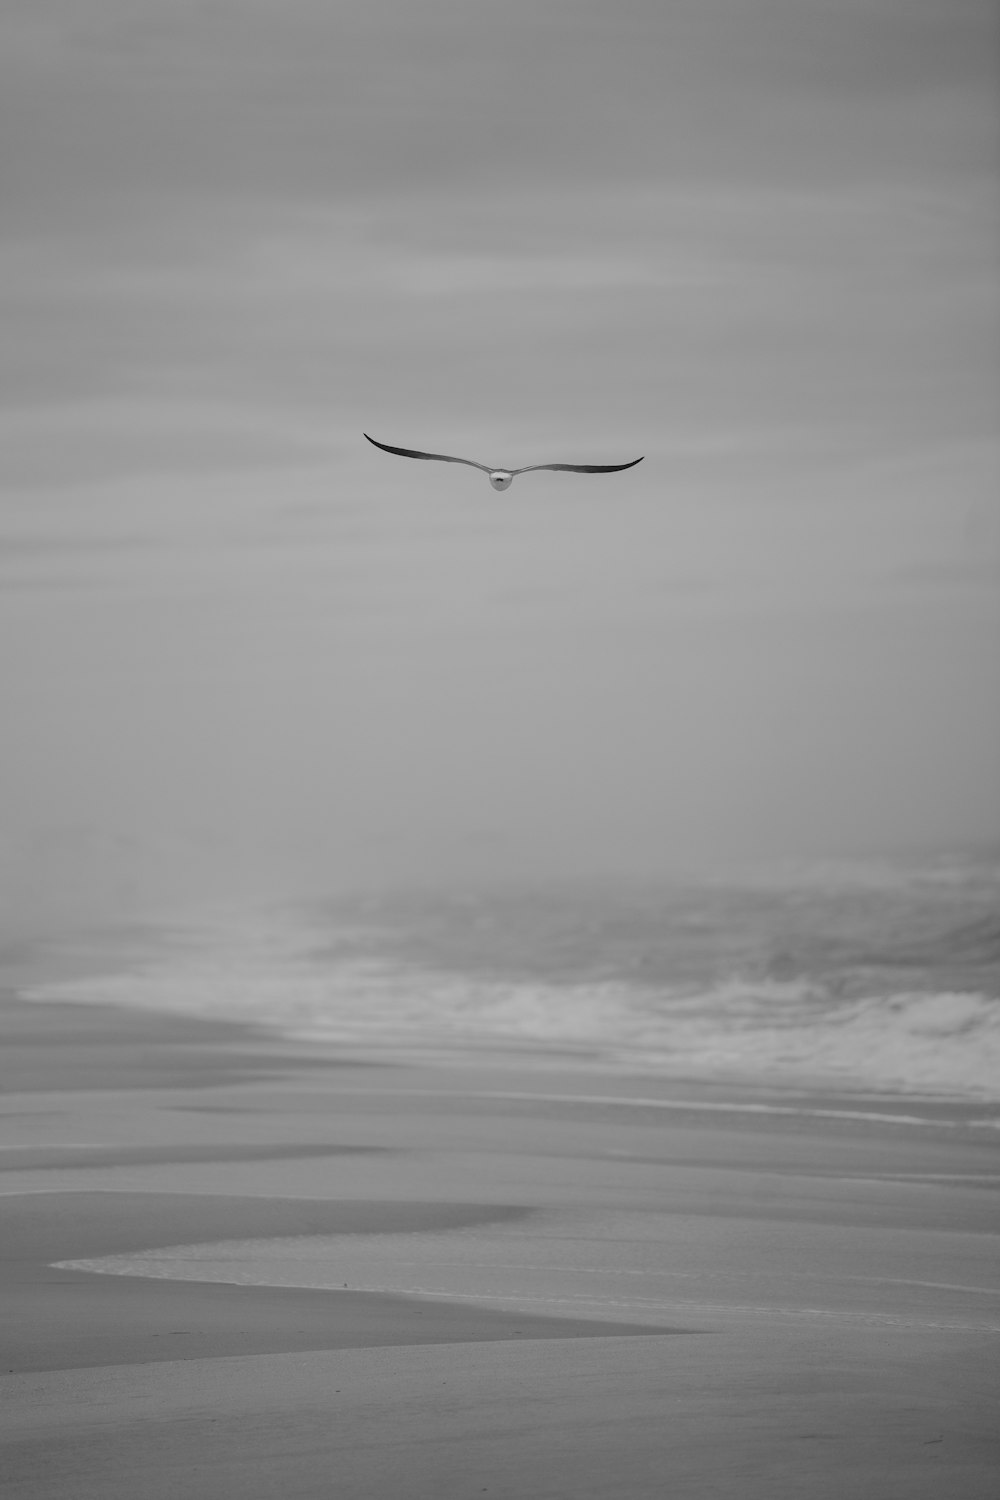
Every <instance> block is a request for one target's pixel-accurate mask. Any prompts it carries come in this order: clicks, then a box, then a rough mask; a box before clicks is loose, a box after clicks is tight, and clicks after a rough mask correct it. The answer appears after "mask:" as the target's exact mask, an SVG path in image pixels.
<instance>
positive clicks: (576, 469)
mask: <svg viewBox="0 0 1000 1500" xmlns="http://www.w3.org/2000/svg"><path fill="white" fill-rule="evenodd" d="M364 436H365V437H366V438H368V441H369V442H370V443H372V444H373V445H374V447H376V448H381V449H382V451H383V453H395V454H398V456H399V457H400V458H431V459H438V460H439V461H440V462H441V463H443V464H468V465H469V466H470V467H471V468H473V469H482V471H483V473H484V474H488V475H489V477H490V484H491V485H492V486H493V488H494V489H495V490H509V489H510V487H511V484H512V483H513V480H514V477H515V475H517V474H528V473H530V472H531V471H532V470H534V469H562V470H565V471H566V472H568V473H570V474H617V473H618V472H619V470H621V469H634V468H635V466H636V464H641V463H642V458H633V459H632V460H631V462H630V463H627V464H525V466H524V468H523V469H491V468H490V466H489V464H479V463H477V462H476V460H475V459H474V458H455V457H453V455H452V454H450V453H422V452H421V451H420V449H419V448H394V447H393V446H392V444H391V443H380V442H379V441H378V440H377V439H376V438H373V437H369V436H368V433H367V432H366V433H364ZM643 457H645V454H644V455H643Z"/></svg>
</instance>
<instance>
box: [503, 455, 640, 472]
mask: <svg viewBox="0 0 1000 1500" xmlns="http://www.w3.org/2000/svg"><path fill="white" fill-rule="evenodd" d="M643 458H645V454H643ZM641 463H642V458H633V459H632V461H631V463H627V464H526V465H525V466H524V468H523V469H514V470H513V473H515V474H530V473H531V472H532V470H533V469H562V470H564V471H566V472H567V473H569V474H617V473H618V472H619V470H621V469H634V468H635V466H636V464H641Z"/></svg>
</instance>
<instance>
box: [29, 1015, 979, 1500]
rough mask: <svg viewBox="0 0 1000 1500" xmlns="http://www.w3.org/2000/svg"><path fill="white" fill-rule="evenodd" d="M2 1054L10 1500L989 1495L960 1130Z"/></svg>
mask: <svg viewBox="0 0 1000 1500" xmlns="http://www.w3.org/2000/svg"><path fill="white" fill-rule="evenodd" d="M0 1044H2V1055H3V1070H2V1074H0V1082H2V1088H3V1093H2V1095H0V1194H3V1200H2V1203H0V1214H2V1221H3V1233H2V1236H0V1253H2V1270H0V1328H2V1329H3V1334H2V1344H3V1357H2V1364H0V1387H2V1390H0V1404H2V1409H3V1418H2V1421H3V1438H4V1446H3V1453H2V1455H0V1467H2V1469H3V1473H4V1475H5V1486H4V1494H5V1495H9V1496H11V1497H12V1500H13V1497H17V1500H20V1497H25V1500H27V1497H31V1500H49V1497H67V1500H68V1497H70V1496H72V1497H74V1500H90V1497H94V1500H97V1497H100V1500H117V1497H121V1500H126V1497H128V1500H133V1497H136V1496H139V1495H142V1496H144V1497H146V1496H149V1497H157V1496H164V1497H166V1496H168V1495H170V1496H176V1495H184V1496H185V1497H192V1500H200V1497H205V1500H208V1497H209V1496H211V1497H213V1500H216V1497H229V1496H232V1497H236V1496H241V1497H242V1496H249V1497H251V1500H253V1497H260V1500H264V1497H268V1500H270V1497H273V1496H275V1495H282V1496H289V1497H292V1496H295V1497H313V1496H315V1497H320V1496H323V1497H326V1496H333V1495H335V1496H337V1497H345V1500H353V1497H368V1496H370V1497H383V1496H397V1495H398V1496H407V1497H410V1496H414V1497H424V1496H426V1497H428V1500H430V1497H432V1496H433V1497H443V1500H450V1497H459V1496H462V1497H464V1496H475V1495H481V1494H486V1495H490V1496H494V1497H495V1496H506V1497H511V1500H513V1497H518V1500H521V1497H534V1496H537V1497H542V1496H545V1497H550V1496H572V1497H577V1496H585V1497H586V1496H593V1497H603V1496H609V1497H610V1496H616V1497H617V1496H624V1497H632V1496H634V1497H639V1496H642V1497H646V1496H649V1497H653V1496H657V1497H661V1496H663V1495H665V1494H677V1495H683V1496H689V1495H691V1496H700V1495H705V1496H709V1495H711V1496H726V1497H728V1496H732V1497H733V1500H736V1497H740V1500H756V1497H761V1500H763V1497H765V1496H767V1497H773V1496H788V1497H792V1496H794V1497H796V1500H798V1497H805V1500H810V1497H814V1496H815V1497H827V1496H829V1497H831V1500H832V1497H834V1496H837V1497H838V1500H839V1497H840V1496H842V1495H844V1494H848V1493H849V1494H858V1495H862V1496H865V1497H871V1500H881V1497H885V1500H894V1497H902V1496H906V1497H907V1500H911V1497H916V1500H920V1497H924V1496H926V1497H928V1500H929V1497H931V1496H934V1497H937V1496H940V1495H943V1494H947V1495H949V1496H956V1497H967V1496H969V1497H971V1496H977V1497H978V1496H983V1497H985V1496H987V1495H990V1496H992V1495H993V1494H994V1493H995V1492H996V1486H997V1482H998V1467H1000V1432H998V1423H997V1421H996V1404H995V1389H996V1373H997V1353H998V1349H1000V1257H998V1254H997V1249H998V1246H997V1237H996V1236H997V1231H998V1228H1000V1218H998V1212H997V1208H998V1200H997V1188H998V1186H1000V1162H998V1146H997V1140H996V1134H997V1133H996V1132H994V1131H989V1130H985V1129H982V1128H976V1127H975V1126H974V1125H972V1124H970V1126H969V1128H968V1129H965V1128H957V1129H956V1128H953V1127H949V1126H946V1125H945V1124H943V1123H940V1124H935V1123H933V1121H934V1119H935V1116H936V1113H941V1114H943V1115H946V1116H947V1117H949V1118H954V1117H955V1113H956V1112H955V1110H954V1109H953V1108H951V1107H950V1106H949V1108H948V1109H947V1110H946V1111H940V1110H939V1111H936V1110H935V1108H934V1107H933V1106H932V1105H931V1104H929V1103H926V1104H925V1103H923V1102H919V1103H917V1104H914V1103H913V1102H912V1101H901V1102H899V1103H898V1104H897V1103H893V1102H892V1101H887V1100H884V1099H882V1100H864V1099H859V1098H854V1099H847V1100H837V1099H835V1098H834V1099H831V1098H827V1099H824V1100H822V1101H819V1102H820V1105H821V1107H822V1108H823V1109H824V1110H826V1113H815V1112H814V1113H811V1114H810V1113H799V1112H797V1111H798V1109H799V1105H800V1104H801V1103H803V1102H805V1103H806V1104H807V1105H808V1104H810V1103H811V1105H812V1106H815V1105H816V1104H817V1101H816V1100H815V1099H814V1100H812V1101H800V1100H797V1099H795V1097H794V1096H793V1095H789V1094H787V1093H786V1094H782V1095H780V1096H772V1095H770V1094H768V1093H766V1092H764V1091H752V1090H747V1089H744V1090H735V1089H732V1088H728V1087H721V1086H718V1085H716V1086H708V1085H705V1086H694V1085H679V1084H672V1083H670V1082H668V1081H664V1080H651V1079H648V1078H646V1079H630V1078H622V1077H614V1076H610V1075H609V1076H599V1075H597V1074H595V1073H593V1072H590V1073H584V1072H573V1071H569V1070H560V1069H559V1068H557V1067H556V1066H555V1065H554V1064H553V1066H552V1067H550V1068H549V1069H544V1068H542V1067H540V1066H539V1065H538V1062H537V1059H536V1060H535V1061H534V1062H533V1063H532V1064H531V1065H529V1063H528V1060H527V1059H521V1060H518V1059H517V1058H516V1057H513V1056H511V1057H502V1056H499V1055H497V1056H495V1057H493V1058H485V1057H481V1058H478V1059H464V1060H452V1061H451V1062H447V1063H446V1062H442V1061H440V1060H438V1061H435V1060H433V1059H431V1058H426V1059H419V1058H409V1059H407V1058H405V1057H396V1058H393V1059H391V1060H388V1059H385V1058H379V1057H377V1056H372V1055H360V1054H359V1055H346V1054H344V1053H343V1052H340V1053H338V1052H337V1051H336V1050H335V1049H332V1048H328V1047H309V1046H305V1045H297V1044H289V1043H285V1042H281V1041H278V1040H275V1039H272V1038H269V1037H267V1036H266V1035H264V1034H262V1033H259V1032H255V1031H253V1030H251V1029H247V1028H239V1027H227V1026H225V1025H221V1024H214V1023H213V1024H212V1025H202V1024H201V1023H199V1022H195V1021H188V1020H186V1019H181V1018H177V1017H156V1016H151V1015H150V1016H144V1015H135V1014H124V1013H121V1012H117V1011H113V1010H102V1009H97V1008H89V1007H81V1006H24V1005H20V1004H17V1003H16V1002H13V1001H6V1002H4V1003H2V1004H0ZM642 1101H647V1102H645V1103H644V1102H642ZM773 1104H778V1105H779V1106H780V1107H781V1108H782V1109H784V1110H785V1111H786V1112H785V1113H779V1114H770V1113H768V1112H767V1109H768V1107H769V1106H770V1105H773ZM914 1113H916V1114H918V1115H920V1116H921V1117H923V1118H925V1119H927V1120H928V1121H930V1122H931V1123H928V1124H925V1125H921V1126H915V1125H912V1124H902V1123H897V1122H894V1121H893V1120H892V1119H891V1118H889V1119H887V1120H879V1119H877V1118H876V1119H862V1118H858V1116H861V1115H864V1114H869V1115H873V1116H879V1115H888V1116H890V1117H891V1116H892V1115H893V1114H897V1115H899V1114H910V1115H913V1114H914ZM982 1113H983V1112H982V1111H975V1110H973V1111H970V1112H969V1115H970V1120H974V1119H975V1118H977V1117H981V1115H982ZM81 1263H83V1264H81ZM95 1264H99V1265H100V1266H102V1267H103V1270H104V1272H105V1273H114V1274H99V1273H98V1272H97V1271H96V1270H95V1269H93V1267H94V1265H95Z"/></svg>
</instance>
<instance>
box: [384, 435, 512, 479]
mask: <svg viewBox="0 0 1000 1500" xmlns="http://www.w3.org/2000/svg"><path fill="white" fill-rule="evenodd" d="M364 436H365V437H366V438H368V441H369V442H370V443H373V444H374V446H375V447H376V448H381V449H382V452H383V453H396V454H398V455H399V457H400V458H437V459H440V461H441V462H442V463H443V464H468V465H469V467H470V468H473V469H482V471H483V473H484V474H491V473H492V472H493V471H492V469H490V468H489V467H488V466H487V465H486V464H477V463H476V461H475V459H474V458H454V457H453V456H452V454H450V453H421V452H420V450H419V449H418V448H393V447H392V446H391V445H390V444H389V443H377V442H376V441H375V439H374V438H373V437H368V434H367V432H366V433H365V434H364Z"/></svg>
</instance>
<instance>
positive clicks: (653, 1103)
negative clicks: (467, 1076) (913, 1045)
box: [337, 1088, 1000, 1130]
mask: <svg viewBox="0 0 1000 1500" xmlns="http://www.w3.org/2000/svg"><path fill="white" fill-rule="evenodd" d="M337 1093H338V1094H370V1095H394V1096H396V1097H399V1096H400V1095H404V1094H405V1095H407V1096H408V1097H411V1098H422V1099H441V1098H447V1099H510V1100H519V1101H526V1102H528V1103H532V1102H534V1103H537V1104H603V1105H615V1106H617V1107H620V1108H624V1109H672V1110H675V1111H677V1112H679V1113H682V1114H683V1113H685V1112H691V1111H696V1110H697V1111H701V1112H702V1113H711V1114H722V1115H733V1114H745V1115H794V1116H796V1117H797V1118H802V1117H806V1118H809V1119H815V1120H865V1121H867V1122H868V1123H877V1124H882V1125H932V1126H938V1127H940V1128H941V1129H945V1130H966V1129H976V1128H978V1129H980V1130H1000V1119H989V1120H947V1119H938V1118H935V1117H934V1116H931V1115H902V1114H888V1113H880V1112H876V1111H874V1110H859V1109H815V1108H801V1107H799V1106H798V1105H794V1104H750V1103H742V1104H737V1103H735V1102H734V1103H729V1104H723V1103H719V1102H718V1101H716V1100H709V1099H649V1098H644V1097H642V1096H641V1095H638V1096H636V1095H627V1096H622V1095H620V1094H532V1093H530V1092H528V1091H526V1090H525V1091H523V1092H520V1091H516V1090H514V1089H476V1090H472V1089H449V1090H448V1092H447V1094H444V1095H442V1094H441V1093H440V1092H438V1091H437V1090H434V1089H410V1088H401V1089H362V1088H341V1089H338V1090H337Z"/></svg>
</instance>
